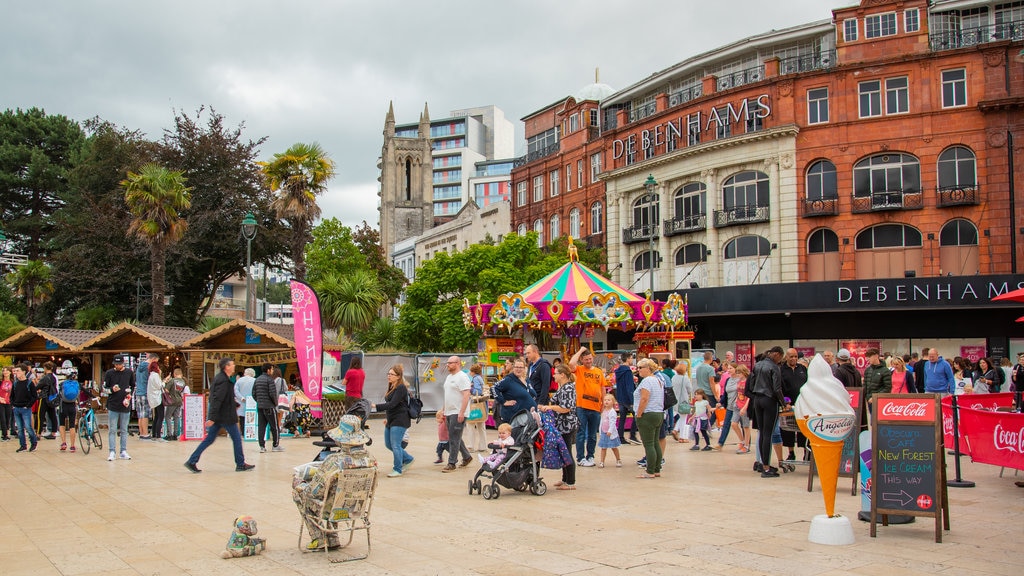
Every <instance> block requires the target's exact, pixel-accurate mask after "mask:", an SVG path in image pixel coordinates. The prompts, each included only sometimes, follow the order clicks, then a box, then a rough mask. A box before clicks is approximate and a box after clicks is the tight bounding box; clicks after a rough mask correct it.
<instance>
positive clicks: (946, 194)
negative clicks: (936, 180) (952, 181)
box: [935, 184, 981, 208]
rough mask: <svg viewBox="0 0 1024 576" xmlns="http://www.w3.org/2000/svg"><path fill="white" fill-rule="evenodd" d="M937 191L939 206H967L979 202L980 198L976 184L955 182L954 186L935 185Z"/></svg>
mask: <svg viewBox="0 0 1024 576" xmlns="http://www.w3.org/2000/svg"><path fill="white" fill-rule="evenodd" d="M935 190H936V192H938V193H939V202H938V204H939V208H945V207H947V206H969V205H972V204H979V203H980V202H981V198H980V195H979V190H978V185H977V184H957V185H955V186H939V187H936V189H935Z"/></svg>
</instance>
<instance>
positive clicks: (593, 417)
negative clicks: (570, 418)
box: [576, 408, 601, 460]
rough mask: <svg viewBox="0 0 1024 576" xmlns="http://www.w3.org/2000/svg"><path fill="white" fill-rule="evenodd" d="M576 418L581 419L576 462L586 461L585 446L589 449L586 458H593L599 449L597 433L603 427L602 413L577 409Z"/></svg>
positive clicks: (577, 437)
mask: <svg viewBox="0 0 1024 576" xmlns="http://www.w3.org/2000/svg"><path fill="white" fill-rule="evenodd" d="M576 417H578V418H579V419H580V429H579V431H577V432H576V460H583V459H584V452H583V448H584V444H585V445H586V449H587V450H586V458H593V457H594V448H597V431H598V429H599V428H600V427H601V413H600V412H598V411H597V410H588V409H586V408H576Z"/></svg>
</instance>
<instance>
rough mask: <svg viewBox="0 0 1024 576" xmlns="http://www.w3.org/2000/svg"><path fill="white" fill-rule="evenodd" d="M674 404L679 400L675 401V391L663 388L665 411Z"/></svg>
mask: <svg viewBox="0 0 1024 576" xmlns="http://www.w3.org/2000/svg"><path fill="white" fill-rule="evenodd" d="M676 404H679V400H678V399H676V391H675V390H673V389H672V388H671V387H665V409H666V410H668V409H669V408H672V407H673V406H675V405H676Z"/></svg>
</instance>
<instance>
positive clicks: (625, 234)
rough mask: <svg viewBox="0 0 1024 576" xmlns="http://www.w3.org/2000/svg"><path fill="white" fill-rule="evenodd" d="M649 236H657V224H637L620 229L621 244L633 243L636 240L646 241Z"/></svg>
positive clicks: (655, 237)
mask: <svg viewBox="0 0 1024 576" xmlns="http://www.w3.org/2000/svg"><path fill="white" fill-rule="evenodd" d="M651 238H654V239H657V238H658V226H657V225H647V226H644V225H643V224H641V225H639V226H630V227H629V228H623V229H622V243H623V244H635V243H637V242H647V241H649V240H650V239H651Z"/></svg>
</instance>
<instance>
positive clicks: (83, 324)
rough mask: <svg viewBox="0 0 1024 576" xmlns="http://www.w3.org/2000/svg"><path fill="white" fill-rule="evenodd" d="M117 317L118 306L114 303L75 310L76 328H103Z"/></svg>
mask: <svg viewBox="0 0 1024 576" xmlns="http://www.w3.org/2000/svg"><path fill="white" fill-rule="evenodd" d="M115 318H117V308H116V307H114V306H113V305H110V304H108V305H105V306H89V307H87V308H82V309H80V310H78V311H77V312H75V328H76V329H77V330H101V329H103V327H104V326H106V325H107V324H108V323H109V322H112V321H113V320H114V319H115Z"/></svg>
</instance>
